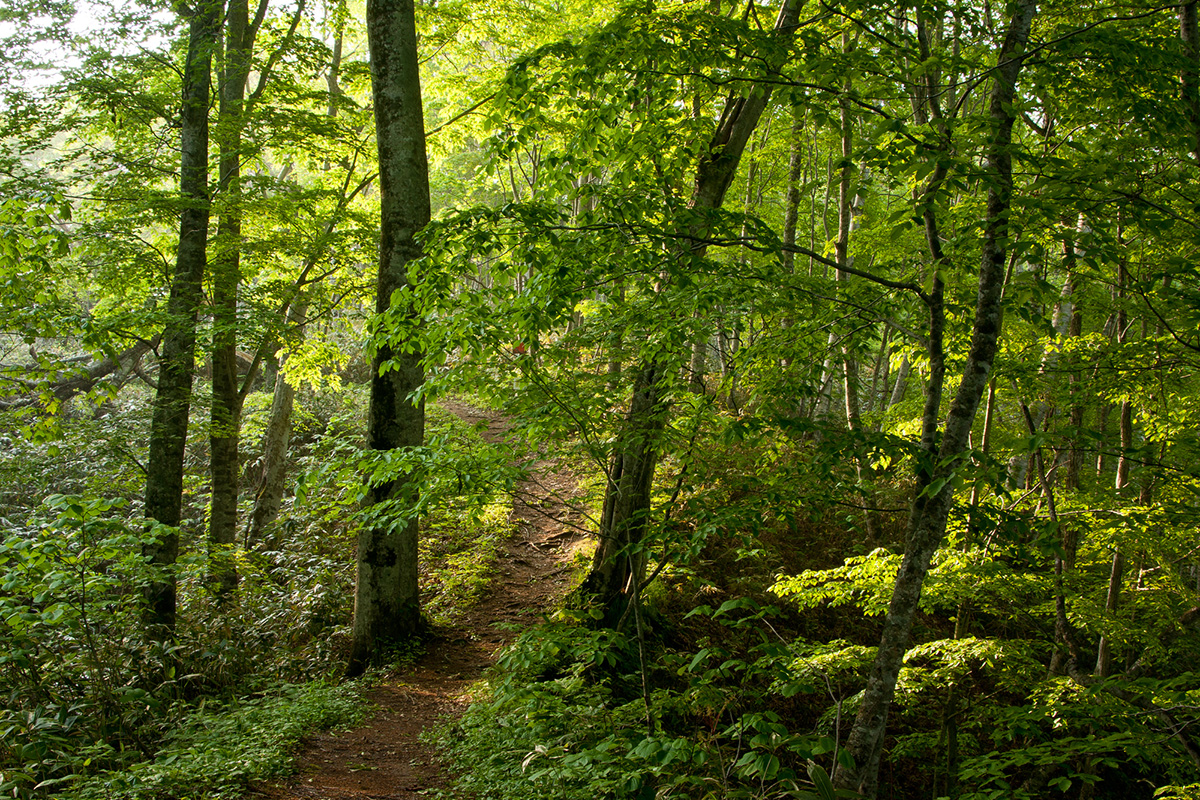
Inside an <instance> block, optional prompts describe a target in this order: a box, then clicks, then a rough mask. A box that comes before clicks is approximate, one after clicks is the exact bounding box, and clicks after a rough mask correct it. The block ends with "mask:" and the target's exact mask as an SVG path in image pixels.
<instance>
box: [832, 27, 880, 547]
mask: <svg viewBox="0 0 1200 800" xmlns="http://www.w3.org/2000/svg"><path fill="white" fill-rule="evenodd" d="M853 49H854V43H853V42H852V40H851V38H850V34H849V33H843V34H842V50H843V51H844V52H845V53H850V52H852V51H853ZM850 89H851V83H850V79H849V78H847V79H846V83H845V85H844V86H843V92H842V98H841V101H840V103H839V105H840V106H841V123H842V168H841V170H840V174H839V176H838V235H837V240H836V241H835V242H834V253H835V258H836V260H837V263H838V264H839V265H841V267H848V266H851V265H852V259H851V258H850V232H851V230H853V228H854V227H855V225H854V199H855V198H854V194H853V192H852V186H851V178H852V177H853V174H854V164H853V162H852V161H851V157H852V156H853V155H854V126H853V120H852V119H851V117H850V101H849V94H850ZM849 280H850V273H848V272H846V271H845V269H838V271H837V282H838V284H839V285H840V286H841V287H842V289H843V291H844V290H845V286H846V284H847V283H849ZM858 383H859V376H858V359H856V358H855V357H854V354H853V351H852V350H851V347H850V343H849V342H843V343H842V398H843V399H844V400H845V412H846V427H847V428H848V429H849V430H850V431H851V432H852V433H860V432H861V431H862V406H861V403H860V402H859V396H858ZM854 470H855V473H856V477H857V481H858V489H859V491H860V492H861V493H862V497H863V499H864V501H868V502H869V500H870V498H869V488H870V487H869V483H870V479H871V466H870V463H869V462H868V461H867V458H866V456H865V455H864V456H860V457H858V458H855V459H854ZM863 521H864V523H865V528H866V534H867V540H868V541H870V542H872V543H874V542H877V541H879V515H878V514H877V513H876V512H875V511H873V510H871V509H868V510H866V511H865V512H864V513H863Z"/></svg>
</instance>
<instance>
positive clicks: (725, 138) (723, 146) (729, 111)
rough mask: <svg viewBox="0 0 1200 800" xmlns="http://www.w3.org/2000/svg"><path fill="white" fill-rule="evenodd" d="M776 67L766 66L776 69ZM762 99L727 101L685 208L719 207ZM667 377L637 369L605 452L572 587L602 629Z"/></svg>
mask: <svg viewBox="0 0 1200 800" xmlns="http://www.w3.org/2000/svg"><path fill="white" fill-rule="evenodd" d="M802 5H803V3H802V2H801V0H783V4H782V7H781V8H780V11H779V16H778V17H777V19H776V22H775V28H774V30H775V36H776V38H777V39H778V40H779V41H780V42H781V43H783V44H787V43H790V42H791V40H792V38H793V36H794V35H795V29H796V26H797V21H798V19H799V16H800V8H801V6H802ZM782 49H783V48H781V51H782ZM781 65H782V64H781V63H780V64H775V65H773V66H774V68H776V69H777V68H778V67H779V66H781ZM770 96H771V85H770V84H769V83H765V84H755V85H754V86H752V87H751V88H750V91H749V93H748V95H747V96H745V97H734V96H731V97H730V98H729V99H728V100H727V101H726V104H725V110H724V112H723V113H722V114H721V119H720V121H719V123H718V125H717V130H716V132H715V134H714V135H713V139H712V141H711V142H710V143H709V147H708V151H707V152H708V156H707V157H706V158H704V159H703V160H702V161H701V162H700V165H699V167H698V168H697V170H696V182H695V184H694V187H693V189H692V199H691V207H692V208H693V209H697V210H700V211H703V210H708V209H717V208H720V207H721V205H722V203H724V201H725V194H726V192H728V190H729V187H730V185H731V184H732V183H733V178H734V174H735V173H736V172H737V167H738V164H739V163H740V161H741V158H742V154H743V153H744V152H745V150H746V145H747V143H748V142H749V140H750V135H751V134H752V133H753V132H754V129H755V127H756V126H757V125H758V121H759V119H760V118H761V117H762V114H763V111H765V110H766V107H767V103H768V101H769V100H770ZM681 234H682V238H683V239H684V240H685V241H686V240H688V239H690V240H692V241H693V242H702V241H703V239H704V236H705V231H703V230H699V229H696V228H695V226H692V227H690V228H689V229H687V230H684V231H681ZM704 251H705V246H704V245H703V244H694V245H690V246H689V245H684V246H682V247H681V248H680V252H679V257H680V258H681V259H688V260H690V259H696V258H701V257H703V255H704ZM668 373H669V371H668V370H666V369H665V368H664V366H663V361H662V360H660V359H651V360H649V361H647V362H643V363H642V364H641V365H639V366H638V367H637V372H636V373H635V378H634V385H633V396H632V398H631V399H630V403H629V413H628V414H627V415H626V418H625V424H624V426H623V428H622V430H621V431H620V432H619V433H618V434H617V438H616V442H615V444H614V446H613V456H612V459H611V461H610V465H609V475H608V482H607V485H606V488H605V496H604V512H603V514H602V516H601V524H600V532H599V535H600V547H599V548H598V549H597V550H596V555H595V558H594V559H593V561H592V569H591V572H590V573H589V574H588V577H587V578H586V579H585V581H584V582H583V585H582V586H581V587H580V591H581V593H582V594H584V595H586V596H591V597H592V599H593V602H595V603H596V605H597V606H598V607H599V608H601V609H602V610H603V612H604V615H603V618H602V624H604V625H606V626H615V625H617V624H619V622H620V620H621V619H622V618H623V617H624V616H625V610H626V609H627V608H629V604H630V603H631V602H632V599H633V598H634V597H635V596H636V595H637V593H638V592H637V590H638V582H639V581H640V580H641V566H642V564H643V563H644V556H643V554H642V552H641V544H642V542H641V538H642V535H643V533H644V530H645V526H646V523H647V521H648V519H649V516H650V486H651V485H652V483H653V480H654V467H655V465H656V464H657V461H658V453H659V445H660V439H661V435H662V431H663V428H664V426H665V425H666V420H667V399H666V398H667V390H668V381H669V380H670V375H669V374H668Z"/></svg>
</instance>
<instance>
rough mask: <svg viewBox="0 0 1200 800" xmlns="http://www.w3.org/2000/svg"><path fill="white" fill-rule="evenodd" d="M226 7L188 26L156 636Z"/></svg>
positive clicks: (163, 389)
mask: <svg viewBox="0 0 1200 800" xmlns="http://www.w3.org/2000/svg"><path fill="white" fill-rule="evenodd" d="M221 11H222V5H221V3H220V2H205V3H202V4H201V5H199V6H197V7H196V9H195V10H194V12H193V14H192V17H191V19H190V20H189V23H188V53H187V65H186V67H185V68H184V73H183V99H182V104H181V108H180V132H179V138H180V179H179V193H180V195H181V196H182V197H183V201H184V207H183V211H182V213H181V214H180V223H179V246H178V250H177V252H176V259H175V274H174V277H173V278H172V281H171V296H170V299H169V300H168V301H167V322H166V327H165V329H164V331H163V338H162V352H161V354H160V358H159V375H158V391H157V393H156V394H155V397H154V412H153V417H152V419H151V422H150V446H149V451H150V452H149V456H148V460H147V463H146V516H147V517H148V518H150V519H152V520H154V521H155V522H157V523H159V525H162V526H165V527H164V528H158V529H157V530H156V531H155V533H156V534H157V536H158V541H157V542H156V543H154V544H148V545H146V546H145V547H144V548H143V555H144V556H145V557H146V559H147V560H148V561H149V562H150V563H151V564H153V565H155V566H157V567H163V568H165V569H166V571H167V572H166V574H165V575H164V576H163V577H162V579H161V580H156V581H155V582H153V583H151V584H150V585H149V586H148V587H147V588H146V605H147V607H146V623H147V627H148V628H149V630H150V633H151V635H152V636H155V637H156V638H160V639H167V638H170V637H171V636H172V635H173V633H174V631H175V593H176V590H175V586H176V584H175V577H174V574H173V572H172V570H173V568H174V565H175V559H176V557H177V556H178V553H179V530H178V528H179V523H180V521H181V519H182V515H183V453H184V448H185V447H186V445H187V429H188V415H189V412H190V411H191V403H192V375H193V373H194V372H195V357H196V321H197V318H198V316H199V311H200V303H201V300H202V293H203V282H204V271H205V266H206V260H207V247H208V216H209V196H208V95H209V89H210V86H211V72H212V56H213V50H214V48H215V46H216V37H217V33H218V31H219V30H220V24H221Z"/></svg>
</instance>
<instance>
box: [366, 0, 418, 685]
mask: <svg viewBox="0 0 1200 800" xmlns="http://www.w3.org/2000/svg"><path fill="white" fill-rule="evenodd" d="M367 38H368V42H369V45H370V49H371V85H372V96H373V99H374V102H375V128H376V133H375V136H376V143H377V145H378V148H379V188H380V245H379V275H378V280H377V282H376V287H375V310H376V312H377V313H379V314H384V313H386V312H388V310H389V309H390V308H391V304H392V299H393V295H394V294H395V293H396V292H398V291H401V290H403V289H405V288H406V287H408V286H409V275H408V265H409V264H410V263H411V262H412V261H414V260H415V259H417V258H419V257H420V256H421V247H420V244H419V243H418V242H417V240H416V234H417V233H418V232H419V231H420V230H421V229H422V228H423V227H425V225H427V224H428V222H429V216H430V206H429V173H428V161H427V159H426V154H425V122H424V117H423V114H422V110H421V84H420V80H419V77H418V71H417V34H416V21H415V18H414V9H413V2H412V0H370V1H369V2H368V3H367ZM392 345H393V343H391V342H385V343H380V344H379V345H378V347H377V350H376V353H375V357H374V359H373V361H372V379H371V406H370V412H369V417H368V422H367V426H368V427H367V439H368V446H369V447H370V448H371V449H373V450H393V449H396V448H402V447H416V446H420V445H421V444H422V443H423V442H424V437H425V409H424V405H423V403H422V402H420V401H418V402H413V401H412V399H411V395H412V394H413V392H415V391H416V390H417V389H418V388H419V387H420V386H421V384H422V382H423V381H424V374H423V371H422V365H421V353H420V352H418V350H417V348H416V347H414V346H401V347H398V348H394V347H393V346H392ZM410 481H411V478H410V477H408V476H400V477H398V478H396V479H395V480H393V481H389V482H386V483H383V484H379V485H375V486H372V487H371V491H370V494H369V497H368V499H367V502H368V503H370V504H373V505H374V504H380V503H384V502H386V501H388V500H391V499H396V498H400V497H403V496H406V495H410V494H415V487H414V486H411V485H410ZM371 519H372V520H373V522H371V523H367V524H364V525H363V529H362V530H361V532H360V533H359V537H358V559H357V560H358V578H357V581H356V585H355V594H354V632H353V643H352V645H351V654H350V662H349V665H348V667H347V672H348V674H351V675H354V674H358V673H361V672H362V671H363V670H364V669H365V668H366V666H367V665H368V664H369V663H370V662H371V661H372V660H373V659H375V658H376V657H377V656H378V655H379V654H380V652H381V650H382V649H383V648H385V647H386V646H387V645H388V643H390V642H394V641H397V640H402V639H405V638H408V637H411V636H413V635H416V634H417V633H419V632H420V629H421V608H420V600H419V597H418V594H417V520H416V519H411V520H408V521H407V522H397V523H394V524H389V523H388V522H387V521H386V520H384V519H381V518H380V517H379V516H372V517H371Z"/></svg>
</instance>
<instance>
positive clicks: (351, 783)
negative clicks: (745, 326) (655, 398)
mask: <svg viewBox="0 0 1200 800" xmlns="http://www.w3.org/2000/svg"><path fill="white" fill-rule="evenodd" d="M442 405H443V407H445V408H447V409H448V410H450V411H452V412H454V413H455V414H457V415H458V416H459V417H461V418H462V419H463V420H465V421H466V422H468V423H472V424H475V423H479V422H486V424H487V428H486V431H485V433H484V438H485V439H487V440H488V441H492V442H496V441H500V440H501V439H502V438H503V436H504V432H505V429H506V425H505V423H504V421H503V420H502V419H501V418H500V417H499V415H496V414H492V413H486V412H483V411H480V410H478V409H475V408H472V407H470V406H467V405H465V404H461V403H454V402H443V403H442ZM575 494H576V481H575V478H574V477H573V476H572V475H570V474H568V473H566V472H564V471H562V470H560V469H557V466H556V465H555V464H553V463H552V462H539V463H538V464H536V465H535V466H534V469H533V470H532V471H531V474H530V476H529V479H528V480H526V481H524V482H522V483H521V484H519V485H518V486H517V492H516V498H515V501H514V503H513V514H512V519H513V520H514V521H515V522H516V523H517V524H516V531H515V532H514V534H513V536H512V538H511V539H510V540H509V541H508V543H507V546H506V547H505V549H504V551H503V552H502V554H501V556H500V559H499V563H498V564H497V568H498V570H499V572H500V574H499V575H498V576H497V577H496V579H495V580H494V581H493V583H492V586H491V588H490V591H489V593H488V595H487V596H486V597H485V598H484V599H483V600H482V601H481V602H480V603H479V604H478V605H476V606H475V607H474V608H472V609H471V610H470V611H469V612H467V613H466V614H465V615H464V616H463V618H461V619H460V620H459V621H457V622H456V623H455V624H454V625H453V626H451V627H447V628H439V629H438V630H437V631H436V633H437V638H436V639H434V640H433V641H431V642H430V643H429V646H428V652H427V654H426V655H425V656H424V657H423V658H422V659H421V660H420V661H419V662H417V664H416V665H415V666H414V667H413V668H411V669H409V670H405V671H402V672H399V673H397V674H395V675H393V676H391V677H389V678H388V679H387V680H385V681H383V682H381V683H380V684H379V685H378V686H376V687H375V688H374V689H373V690H371V691H370V692H369V693H368V695H367V697H368V699H369V700H370V701H371V702H372V703H373V704H374V705H375V710H374V711H372V712H371V713H370V714H369V715H368V717H367V719H365V720H364V721H363V723H362V725H361V726H359V727H358V728H355V729H353V730H349V731H343V732H339V733H322V734H317V735H314V736H310V737H307V738H306V739H305V740H304V743H303V746H302V748H301V751H300V753H299V754H298V757H297V760H296V765H297V774H296V775H295V776H293V777H291V778H289V779H286V780H284V781H280V782H277V783H274V784H271V785H258V786H256V787H255V789H254V791H253V792H252V794H251V796H253V797H266V798H270V799H271V800H292V799H293V798H321V799H322V800H350V798H376V799H378V800H385V799H386V800H417V798H423V797H428V796H431V795H432V792H431V791H430V790H433V789H439V788H443V787H444V786H445V785H446V784H447V782H448V781H447V779H446V777H445V775H444V774H443V773H442V771H441V769H440V768H439V766H438V763H437V757H436V753H435V751H434V750H433V748H431V747H430V746H428V745H426V744H424V743H422V742H420V741H418V737H419V736H420V734H421V732H422V731H423V730H425V729H427V728H429V727H430V726H432V725H433V724H434V723H436V722H437V721H438V720H439V719H442V718H444V717H446V716H451V715H457V714H461V713H462V711H463V710H464V709H465V708H466V706H467V704H468V703H469V698H468V697H467V692H468V690H469V689H470V687H471V685H472V684H473V683H475V682H476V681H478V680H479V679H480V678H481V677H482V676H483V671H484V670H485V669H486V668H487V667H488V666H489V665H490V664H491V663H492V659H493V658H494V656H495V653H496V651H497V650H498V649H499V648H500V647H501V645H503V644H505V643H506V642H508V641H510V640H511V638H512V637H513V636H514V633H513V632H512V628H511V627H510V626H520V627H522V628H523V627H526V626H528V625H530V624H532V623H533V622H535V621H536V620H537V619H538V618H539V616H540V615H541V614H542V613H543V611H545V610H546V609H548V608H551V607H553V606H554V605H555V603H557V602H558V601H559V600H560V599H561V598H562V597H563V595H564V594H565V593H566V592H567V591H568V589H569V588H570V587H569V586H568V584H567V580H568V578H569V564H570V561H571V559H572V558H573V556H574V554H575V552H576V551H577V550H578V549H579V548H580V547H582V546H584V542H585V536H584V535H583V534H582V533H581V532H580V527H579V524H580V522H581V519H580V516H579V514H578V512H577V511H575V510H573V509H572V508H571V507H570V506H569V505H568V503H569V502H570V500H571V498H573V497H574V496H575Z"/></svg>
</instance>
